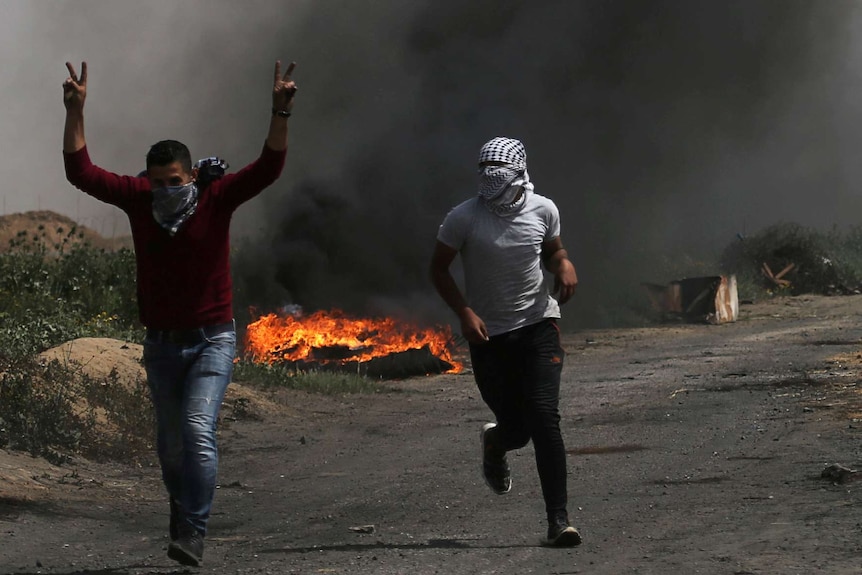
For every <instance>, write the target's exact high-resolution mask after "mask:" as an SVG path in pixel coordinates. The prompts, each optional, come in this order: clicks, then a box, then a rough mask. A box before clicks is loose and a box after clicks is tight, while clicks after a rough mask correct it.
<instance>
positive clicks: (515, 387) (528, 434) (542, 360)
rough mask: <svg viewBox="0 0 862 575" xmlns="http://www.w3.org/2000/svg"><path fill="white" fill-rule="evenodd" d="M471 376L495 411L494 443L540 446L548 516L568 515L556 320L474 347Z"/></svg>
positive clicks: (538, 462) (505, 447)
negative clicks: (561, 428)
mask: <svg viewBox="0 0 862 575" xmlns="http://www.w3.org/2000/svg"><path fill="white" fill-rule="evenodd" d="M470 356H471V360H472V363H473V374H474V375H475V378H476V384H477V386H478V387H479V392H480V393H481V394H482V399H483V400H484V401H485V403H486V404H487V405H488V407H490V408H491V411H493V412H494V415H495V416H496V418H497V427H496V428H495V429H494V443H497V445H499V447H500V449H501V450H503V451H512V450H515V449H520V448H521V447H524V446H525V445H526V444H527V443H528V442H529V441H530V440H532V441H533V447H535V450H536V467H537V470H538V472H539V481H540V482H541V485H542V495H543V496H544V499H545V510H546V511H547V514H548V519H549V520H552V519H554V518H555V517H557V516H558V515H559V514H560V513H563V514H565V513H566V505H567V503H568V494H567V489H566V448H565V445H564V443H563V436H562V433H561V432H560V411H559V404H560V376H561V374H562V371H563V361H564V360H565V357H566V352H565V351H564V350H563V348H562V346H561V345H560V330H559V329H558V328H557V322H556V321H555V320H554V319H545V320H542V321H540V322H539V323H536V324H533V325H528V326H526V327H522V328H520V329H516V330H514V331H510V332H508V333H503V334H500V335H496V336H494V337H492V338H491V340H490V341H488V342H486V343H482V344H471V345H470Z"/></svg>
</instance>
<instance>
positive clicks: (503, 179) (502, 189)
mask: <svg viewBox="0 0 862 575" xmlns="http://www.w3.org/2000/svg"><path fill="white" fill-rule="evenodd" d="M532 191H533V184H531V183H530V176H529V175H528V174H527V171H526V170H524V171H523V172H519V171H518V170H516V169H514V168H512V167H510V166H484V167H483V168H481V169H480V171H479V197H480V198H482V200H483V203H484V204H485V207H487V208H488V209H489V210H491V211H492V212H493V213H495V214H498V215H505V214H510V213H514V212H517V211H518V210H520V209H521V208H522V207H523V206H524V204H525V203H526V201H527V195H528V194H529V192H532Z"/></svg>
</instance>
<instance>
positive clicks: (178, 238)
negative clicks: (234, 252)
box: [63, 145, 286, 329]
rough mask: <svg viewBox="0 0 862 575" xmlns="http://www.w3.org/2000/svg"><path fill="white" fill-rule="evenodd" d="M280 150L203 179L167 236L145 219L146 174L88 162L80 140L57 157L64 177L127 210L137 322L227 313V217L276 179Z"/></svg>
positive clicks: (209, 319)
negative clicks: (187, 213)
mask: <svg viewBox="0 0 862 575" xmlns="http://www.w3.org/2000/svg"><path fill="white" fill-rule="evenodd" d="M285 154H286V152H285V151H275V150H272V149H270V148H269V147H267V146H266V145H264V147H263V151H262V152H261V154H260V157H259V158H258V159H257V160H255V161H254V162H252V163H251V164H249V165H248V166H246V167H245V168H243V169H242V170H240V171H238V172H234V173H230V174H226V175H225V176H224V177H222V178H221V179H219V180H215V181H213V182H212V183H210V184H209V185H205V186H203V187H202V188H201V189H200V192H199V196H198V206H197V209H196V211H195V213H194V214H193V215H192V217H191V218H189V220H188V221H187V222H185V223H184V224H183V225H182V226H181V227H180V229H179V231H177V233H176V235H175V236H173V237H171V236H170V235H169V234H168V232H167V231H166V230H165V229H163V228H162V227H161V226H159V224H158V223H156V220H155V219H154V218H153V212H152V191H151V188H150V183H149V181H148V180H147V179H146V178H140V177H132V176H119V175H117V174H114V173H112V172H109V171H107V170H104V169H102V168H100V167H98V166H96V165H94V164H93V163H92V162H91V161H90V156H89V153H88V152H87V148H86V147H84V148H82V149H81V150H79V151H77V152H74V153H71V154H67V153H64V154H63V158H64V161H65V165H66V177H67V178H68V180H69V182H70V183H72V184H73V185H74V186H75V187H77V188H79V189H80V190H82V191H83V192H86V193H87V194H89V195H91V196H93V197H95V198H98V199H99V200H102V201H103V202H107V203H109V204H112V205H115V206H117V207H118V208H120V209H121V210H123V211H124V212H125V213H126V214H127V215H128V217H129V223H130V224H131V229H132V239H133V241H134V245H135V256H136V259H137V278H138V305H139V308H140V319H141V322H142V323H143V324H144V325H145V326H147V327H149V328H155V329H188V328H195V327H201V326H206V325H215V324H220V323H227V322H229V321H231V319H232V318H233V308H232V283H231V277H230V262H229V232H230V219H231V216H232V215H233V212H234V210H236V208H237V207H238V206H239V205H240V204H242V203H243V202H245V201H246V200H249V199H250V198H253V197H254V196H256V195H257V194H259V193H260V192H261V190H263V189H264V188H266V187H267V186H269V185H270V184H272V183H273V182H274V181H275V180H276V179H277V178H278V176H279V175H280V174H281V170H282V168H283V167H284V160H285Z"/></svg>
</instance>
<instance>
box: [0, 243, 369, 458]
mask: <svg viewBox="0 0 862 575" xmlns="http://www.w3.org/2000/svg"><path fill="white" fill-rule="evenodd" d="M49 232H50V233H49ZM58 235H59V237H60V238H61V239H60V240H59V241H54V242H52V241H50V240H49V238H51V237H54V238H56V237H58ZM135 290H136V286H135V257H134V253H133V252H132V251H131V250H130V249H128V248H122V249H119V250H114V251H112V250H106V249H101V248H95V247H93V246H91V245H90V244H89V243H87V242H86V240H85V238H84V234H83V233H82V232H81V230H79V229H78V228H76V227H69V228H68V229H63V228H59V229H51V230H47V229H45V228H44V227H43V226H39V228H38V229H37V230H35V231H34V232H29V233H28V232H21V233H19V234H18V235H17V236H16V237H14V238H13V239H12V240H11V241H10V243H9V246H8V247H4V250H3V251H2V252H0V448H5V449H12V450H19V451H26V452H29V453H31V454H32V455H34V456H41V457H45V458H47V459H48V460H49V461H52V462H55V463H61V462H63V461H65V460H67V459H68V458H69V457H70V456H73V455H83V456H86V457H89V458H92V459H136V458H138V457H139V456H141V455H143V454H148V453H151V452H152V442H153V437H154V431H153V425H154V423H153V418H152V410H151V407H150V401H149V395H148V393H149V392H148V390H147V387H146V382H145V381H137V382H134V383H133V385H131V386H130V385H128V384H127V385H120V384H118V376H117V373H116V372H111V373H110V374H108V375H107V376H104V377H101V378H96V377H92V376H91V375H88V373H87V371H86V370H85V369H83V367H82V366H80V365H75V364H72V363H69V362H67V361H62V360H51V361H46V360H44V359H42V358H41V357H40V355H39V354H40V353H41V352H43V351H45V350H47V349H50V348H53V347H55V346H58V345H61V344H63V343H65V342H68V341H70V340H74V339H77V338H82V337H105V338H114V339H119V340H123V341H129V342H140V341H142V340H143V336H144V330H143V328H142V326H141V325H140V323H139V321H138V311H137V296H136V291H135ZM240 306H245V304H244V302H241V301H240V302H237V307H238V308H239V307H240ZM234 380H235V381H241V382H242V383H244V384H252V385H256V386H258V387H262V388H274V387H277V386H282V387H290V388H295V389H303V390H309V391H314V392H318V393H329V394H337V393H372V392H375V391H379V390H380V389H381V388H382V386H381V384H380V383H378V382H375V381H374V380H371V379H368V378H364V377H361V376H359V375H356V374H343V373H297V372H295V371H291V370H289V369H286V368H283V367H281V366H265V365H255V364H251V363H249V362H245V361H240V362H238V363H237V364H236V371H235V377H234ZM233 414H234V415H236V409H234V410H233Z"/></svg>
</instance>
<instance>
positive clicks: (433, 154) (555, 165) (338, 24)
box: [248, 0, 862, 325]
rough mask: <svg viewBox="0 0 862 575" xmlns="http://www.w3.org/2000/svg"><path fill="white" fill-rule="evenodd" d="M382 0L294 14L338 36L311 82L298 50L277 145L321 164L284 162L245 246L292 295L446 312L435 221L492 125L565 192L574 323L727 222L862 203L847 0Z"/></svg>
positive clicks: (462, 188)
mask: <svg viewBox="0 0 862 575" xmlns="http://www.w3.org/2000/svg"><path fill="white" fill-rule="evenodd" d="M391 4H392V5H393V6H394V4H395V3H391ZM386 10H387V3H385V2H382V3H381V2H378V3H375V13H376V16H375V17H374V18H370V20H371V22H368V19H369V18H368V16H367V15H364V16H362V15H359V14H357V13H348V14H343V15H341V16H339V15H337V14H334V13H331V12H330V13H326V14H325V15H322V14H321V13H316V12H315V10H314V9H312V10H311V12H310V14H309V16H308V26H307V27H306V26H305V24H301V25H299V26H298V29H299V30H303V29H305V30H306V31H307V33H308V34H309V35H313V34H314V33H315V32H321V33H323V31H324V29H325V27H326V26H335V29H336V30H338V31H339V32H340V33H343V36H341V37H340V40H341V41H343V42H344V44H342V45H340V46H339V45H331V46H323V45H322V44H321V49H323V50H325V51H327V53H328V55H329V56H333V55H334V56H335V57H334V60H332V66H331V67H327V66H328V64H329V61H328V58H320V59H315V58H312V59H311V60H312V61H311V62H309V63H307V66H306V67H307V68H308V69H309V70H310V71H309V76H311V77H308V78H306V79H305V84H303V77H302V75H301V73H300V72H301V70H302V65H303V64H301V65H300V67H299V68H298V69H297V78H298V81H300V95H299V96H300V97H299V101H298V104H297V113H296V114H295V120H296V121H295V123H294V124H293V132H292V144H291V146H292V148H291V150H292V151H293V150H294V149H296V150H303V151H302V152H301V153H300V154H299V156H300V160H298V161H299V162H302V161H303V159H306V158H310V157H314V159H313V160H311V162H312V163H313V165H314V166H315V168H314V169H308V168H305V167H303V166H302V165H300V166H299V167H298V168H296V169H294V168H291V169H289V170H288V174H286V176H285V178H286V180H287V183H286V184H284V185H285V187H286V189H287V190H288V191H287V192H286V193H285V194H283V195H277V196H276V195H269V196H266V199H264V200H263V201H264V202H265V203H266V220H265V223H264V224H263V225H262V228H263V229H264V230H265V236H264V237H263V238H262V240H261V242H260V243H258V244H257V247H256V249H254V250H251V251H249V252H248V253H254V254H255V255H254V257H253V259H255V260H256V261H258V262H259V263H260V265H261V266H265V267H266V268H267V269H269V270H271V276H270V277H271V279H272V280H273V281H275V282H277V283H278V284H279V285H280V286H281V287H283V288H284V289H285V290H286V292H285V293H284V294H282V295H283V296H284V297H286V298H288V299H290V300H292V301H293V302H294V303H298V304H301V305H303V306H306V307H307V308H313V309H317V308H329V307H342V308H345V309H347V310H348V311H355V312H361V313H369V312H370V313H374V312H378V311H381V308H388V309H387V310H386V311H392V310H393V309H395V310H398V309H401V310H402V311H403V312H404V313H412V314H414V315H415V314H420V315H422V314H424V315H426V316H433V317H435V318H436V319H437V320H438V321H439V320H441V319H445V318H447V316H446V315H445V314H446V313H447V312H446V311H445V310H444V309H443V308H442V305H441V304H439V302H437V300H436V296H435V295H434V294H433V291H432V290H431V288H430V285H429V283H428V280H427V273H426V270H427V265H428V258H429V256H430V253H431V250H432V248H433V244H434V240H435V234H436V229H437V226H438V225H439V223H440V221H441V220H442V218H443V217H444V216H445V214H446V212H447V211H448V209H450V208H451V207H452V206H454V205H455V204H457V203H459V202H460V201H462V200H463V199H466V198H467V197H469V196H470V195H472V194H473V193H474V189H475V183H476V182H475V180H476V176H475V162H476V155H477V152H478V149H479V147H480V146H481V144H482V143H483V142H484V141H486V140H487V139H489V138H491V137H493V136H498V135H505V136H510V137H516V138H519V139H521V140H522V141H524V143H525V145H526V147H527V154H528V163H529V166H530V173H531V176H532V178H533V181H534V182H535V184H536V190H537V192H538V193H541V194H543V195H547V196H549V197H550V198H552V199H553V200H554V201H555V202H556V203H557V205H558V206H559V207H560V211H561V214H562V224H563V228H562V236H563V239H564V242H565V243H566V245H567V247H568V249H569V252H570V254H571V256H572V258H573V260H574V261H575V264H576V266H577V267H578V271H579V275H580V279H581V288H580V290H579V294H578V295H577V296H576V300H577V301H576V302H575V303H573V304H572V305H571V306H569V307H568V308H566V309H564V314H565V315H566V316H567V318H564V319H565V320H566V324H567V325H607V324H613V323H615V322H618V321H623V320H624V319H625V318H626V315H627V314H626V311H627V308H628V307H637V305H638V302H637V300H638V299H639V298H642V297H643V296H642V294H641V293H640V292H639V291H638V290H639V288H638V287H637V286H638V284H639V283H640V282H641V281H669V280H672V279H676V278H675V277H663V276H664V274H667V273H671V271H670V270H673V271H679V272H680V273H682V272H685V270H684V269H681V265H680V262H694V264H692V265H691V266H690V267H691V268H692V269H696V268H697V267H698V265H697V264H698V263H701V262H705V261H712V260H711V258H712V257H713V256H714V255H715V254H716V253H717V252H718V251H720V250H721V249H722V248H723V247H724V246H725V245H726V244H727V243H729V242H730V241H732V240H733V238H734V237H735V236H736V234H737V233H745V232H750V231H753V230H755V229H758V228H760V227H763V226H765V225H769V224H771V223H774V222H775V221H778V220H794V221H802V222H804V223H806V224H810V225H814V226H831V225H847V224H849V223H852V222H851V221H848V218H847V215H846V214H847V209H849V208H852V209H855V210H857V211H858V208H859V207H860V204H862V202H860V199H859V198H858V197H857V195H856V194H855V178H848V169H850V168H848V162H852V156H851V155H850V154H851V153H852V144H854V143H856V142H857V140H858V137H857V136H856V135H855V130H853V129H852V127H846V126H844V125H843V124H844V120H850V119H857V120H858V119H859V113H858V111H857V108H853V107H847V106H843V107H840V108H838V109H836V106H840V105H841V102H842V101H845V99H844V98H842V97H841V94H840V93H839V91H840V90H842V89H844V87H845V86H846V85H847V84H846V82H847V76H848V74H851V73H852V69H850V70H848V64H847V62H846V61H845V58H847V57H848V54H849V53H850V52H851V48H852V46H851V34H850V32H851V27H850V26H849V24H848V22H850V21H851V19H852V16H853V14H855V12H856V8H855V5H854V4H853V3H851V2H810V1H783V2H771V1H760V2H758V1H751V0H736V1H727V2H725V1H722V2H715V1H692V2H679V1H664V2H663V1H653V2H643V1H640V0H632V1H614V2H591V1H590V2H572V1H546V2H530V1H526V0H503V1H499V0H497V1H487V0H480V1H474V2H468V3H465V2H455V1H447V0H443V1H435V2H433V3H430V2H429V3H427V4H425V6H424V7H422V8H416V9H412V10H405V9H403V8H402V9H400V10H398V11H397V14H395V15H393V16H392V17H387V15H386ZM323 12H326V11H325V10H324V11H323ZM348 12H349V11H348ZM396 16H397V17H396ZM354 19H355V20H354ZM346 21H356V22H357V24H359V25H361V24H362V23H365V24H370V25H373V26H378V27H377V28H364V29H355V28H350V27H349V26H346ZM333 22H335V24H333ZM323 35H324V36H326V34H325V33H324V34H323ZM304 37H305V36H304ZM328 40H329V41H332V42H336V43H337V42H338V41H339V38H336V37H334V36H331V35H330V36H328ZM351 51H353V52H354V54H353V55H354V56H355V57H352V55H351ZM320 66H323V67H326V69H325V71H324V72H322V73H321V72H320V71H319V70H318V71H316V70H315V68H316V67H320ZM321 76H324V77H325V78H324V77H321ZM318 81H321V82H322V83H321V84H315V82H318ZM309 108H310V109H311V111H310V112H309V113H308V117H307V118H303V114H304V113H305V112H304V110H307V109H309ZM839 110H840V111H841V112H842V113H846V114H848V115H847V116H846V117H845V118H844V119H843V120H841V119H839V118H838V117H837V116H838V113H839ZM293 121H294V119H292V122H293ZM294 159H295V158H294V157H293V156H291V158H290V159H289V163H290V162H291V161H293V160H294ZM852 171H853V173H854V174H855V175H859V174H858V173H856V172H857V170H855V168H853V169H852ZM668 262H671V264H670V265H668ZM673 262H676V263H673ZM703 271H705V272H706V273H714V272H715V271H717V270H703ZM259 285H260V284H259ZM249 295H251V296H252V299H253V294H249ZM419 302H421V303H419ZM269 303H272V302H269Z"/></svg>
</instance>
